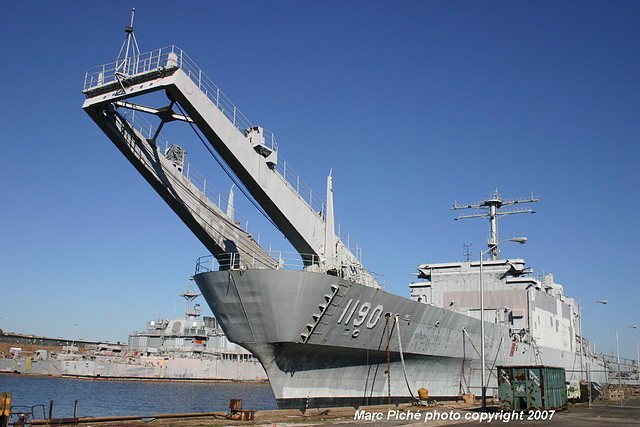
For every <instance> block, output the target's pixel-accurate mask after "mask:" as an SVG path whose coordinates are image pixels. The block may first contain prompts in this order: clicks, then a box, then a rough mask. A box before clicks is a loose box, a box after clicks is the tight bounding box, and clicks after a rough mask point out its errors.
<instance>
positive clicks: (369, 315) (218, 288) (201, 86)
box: [83, 27, 607, 409]
mask: <svg viewBox="0 0 640 427" xmlns="http://www.w3.org/2000/svg"><path fill="white" fill-rule="evenodd" d="M130 29H131V31H129V32H128V37H132V34H133V31H132V27H130ZM125 43H126V42H125ZM133 45H134V43H129V44H127V45H126V46H133ZM121 52H125V50H124V49H123V50H122V51H121ZM154 92H158V93H164V94H166V96H167V100H166V105H162V106H149V105H141V104H136V103H134V102H132V99H134V98H136V97H139V96H141V95H145V94H149V93H154ZM83 93H84V94H85V95H86V96H87V98H86V100H85V102H84V105H83V108H84V110H85V111H86V112H87V114H89V116H90V117H91V118H92V119H93V120H94V121H95V122H96V124H97V125H98V126H99V127H100V128H101V129H102V130H103V131H104V132H105V134H106V135H107V136H108V137H109V138H110V139H111V141H112V142H113V143H114V144H115V145H116V147H117V148H118V149H119V150H120V151H121V152H122V153H123V154H124V155H125V157H126V158H127V159H128V160H129V161H130V162H131V163H132V164H133V165H134V167H135V168H136V169H137V170H138V172H140V173H141V175H142V176H143V177H144V178H145V179H146V180H147V181H148V182H149V183H150V185H152V187H153V188H154V189H155V190H156V191H157V192H158V194H159V195H160V196H161V197H162V198H163V199H164V200H165V202H167V204H168V205H169V206H170V207H171V208H172V209H173V210H174V211H175V212H176V214H178V216H179V217H180V218H181V219H182V220H183V222H184V223H185V224H186V225H187V226H188V227H189V228H190V230H191V231H192V232H193V233H194V234H195V235H196V236H197V237H198V238H199V239H200V241H201V242H202V243H203V244H204V245H205V247H207V249H209V250H210V252H211V253H212V257H205V258H202V259H200V260H199V261H198V264H197V267H196V273H197V274H196V275H195V276H194V279H195V281H196V283H197V284H198V286H199V288H200V290H201V291H202V293H203V295H204V297H205V299H206V300H207V302H208V303H209V305H210V306H211V309H212V310H213V312H214V314H215V315H216V318H217V319H218V320H219V322H220V325H221V326H222V328H223V329H224V331H225V333H226V334H227V336H228V337H229V339H230V340H231V341H233V342H236V343H238V344H240V345H242V346H243V347H245V348H247V349H249V350H250V351H251V352H252V353H253V354H254V355H255V356H256V357H257V358H258V359H259V360H260V362H261V363H262V365H263V366H264V367H265V370H266V372H267V374H268V376H269V380H270V383H271V386H272V389H273V391H274V394H275V397H276V400H277V402H278V405H279V406H280V407H283V408H286V407H295V408H301V409H305V408H308V407H320V406H335V405H343V404H349V405H355V406H358V405H362V404H372V403H381V402H387V401H394V402H398V401H407V400H412V399H414V398H415V394H416V392H417V390H418V389H419V388H422V387H424V388H427V389H428V390H429V392H430V395H431V396H432V397H435V398H454V397H457V396H458V395H460V394H462V393H464V392H469V391H471V392H472V393H475V394H479V390H480V389H481V386H482V384H481V380H480V375H479V372H481V369H480V353H481V352H479V351H478V348H479V346H480V344H481V341H482V338H481V337H483V338H486V339H485V345H484V347H485V349H486V354H487V355H488V357H487V361H486V365H487V366H486V368H487V370H488V371H489V372H490V373H491V375H490V376H489V378H488V386H489V387H490V389H492V388H495V385H496V378H495V369H494V367H495V366H496V365H500V364H502V365H522V364H526V365H531V364H544V365H550V366H560V367H564V368H566V369H567V370H568V371H569V376H573V377H579V378H586V376H587V373H589V375H590V379H591V380H593V381H595V382H598V383H601V384H604V383H606V382H607V374H606V368H605V366H604V362H603V360H602V359H601V358H599V357H597V356H596V355H594V354H592V353H591V352H588V351H587V349H586V348H585V347H586V346H585V345H584V341H583V339H582V338H581V337H580V336H579V335H580V334H579V330H578V328H577V325H578V324H579V314H580V310H579V307H578V305H577V304H576V302H575V301H574V300H573V299H571V298H568V297H566V296H565V295H564V293H563V290H562V287H561V286H560V285H558V284H556V283H554V281H553V278H552V276H546V277H544V278H542V279H541V280H539V279H536V278H533V277H531V276H530V275H528V270H527V269H526V268H525V263H524V261H523V260H521V259H502V260H500V259H497V253H496V256H495V257H492V258H494V259H492V260H491V261H489V262H487V263H486V266H484V270H483V271H482V272H481V271H480V268H482V266H481V265H479V263H474V262H463V263H449V264H425V265H421V266H419V267H418V271H419V273H418V275H419V277H421V278H422V279H424V280H425V281H424V282H420V283H414V284H413V285H412V299H407V298H402V297H399V296H396V295H393V294H390V293H387V292H385V291H384V290H383V288H382V285H381V283H382V281H381V280H380V278H379V277H378V276H376V275H375V274H373V273H371V272H370V271H369V270H367V269H366V268H365V267H364V266H363V265H362V263H361V262H360V260H359V258H358V256H357V251H355V250H353V248H351V247H350V246H351V245H350V244H349V241H348V240H344V239H342V238H340V236H338V235H337V233H336V231H335V224H334V215H333V190H332V177H331V176H329V177H328V179H327V195H326V199H325V201H324V202H322V200H321V199H319V198H317V196H315V195H314V194H313V193H312V192H311V191H308V187H306V186H304V184H303V183H302V182H301V180H300V179H299V176H298V175H297V174H295V173H292V172H291V169H290V167H289V168H288V165H287V164H286V163H284V162H283V161H282V160H281V159H279V156H278V146H277V144H276V141H275V136H274V135H273V134H272V133H271V132H269V131H266V130H265V129H263V128H262V127H259V126H254V125H252V124H251V122H249V121H248V120H247V119H246V118H245V117H244V116H243V115H242V114H241V113H240V111H239V110H238V109H237V107H235V105H234V104H233V103H231V101H230V100H229V99H228V98H226V97H225V96H224V94H222V92H221V91H220V89H219V88H218V87H217V86H215V84H213V82H212V81H211V80H210V79H209V78H208V77H206V74H205V73H204V72H203V71H202V70H201V69H199V68H198V67H197V65H195V63H194V62H193V61H192V60H191V59H190V58H189V57H188V56H187V55H186V54H185V53H184V52H183V51H182V50H181V49H179V48H177V47H175V46H170V47H167V48H163V49H159V50H156V51H152V52H148V53H144V54H140V52H138V51H135V50H134V51H132V52H128V49H127V51H126V52H125V53H124V55H122V56H121V57H120V58H118V60H116V61H115V62H113V63H110V64H105V65H102V66H99V67H95V68H93V69H91V70H89V71H88V72H87V74H86V76H85V85H84V90H83ZM134 113H135V114H134ZM145 115H146V116H147V117H153V116H155V117H156V118H157V120H159V124H158V125H156V126H153V125H151V124H150V123H149V122H148V121H146V119H144V118H143V117H141V116H145ZM170 121H181V122H186V123H188V125H189V126H190V127H191V128H192V129H193V130H194V133H195V135H196V136H197V138H198V139H200V141H201V142H202V143H203V144H205V146H206V147H207V149H208V150H209V152H210V153H211V154H212V155H213V156H214V157H215V158H216V160H217V161H218V163H220V164H221V165H223V166H224V167H226V168H228V170H229V171H230V172H231V173H230V175H231V176H233V177H234V178H235V181H234V182H235V184H236V185H238V187H239V188H244V189H245V190H246V192H247V194H249V195H250V197H251V198H252V200H253V201H254V202H255V204H256V206H258V207H259V208H260V209H261V210H262V212H263V214H265V215H266V216H268V217H269V219H270V220H271V221H272V223H273V224H274V225H275V226H276V227H277V228H278V229H279V230H280V231H281V232H282V233H283V235H284V236H285V237H286V238H287V240H288V241H289V242H290V243H291V244H292V246H293V247H294V248H295V250H296V251H297V253H295V254H289V255H287V254H283V253H273V252H271V251H267V250H265V249H263V248H262V247H261V246H260V245H259V244H258V242H256V241H255V240H254V239H253V236H252V235H251V234H249V233H248V232H247V231H245V230H243V229H242V228H241V227H240V226H239V224H237V223H236V222H235V221H234V216H233V215H234V211H233V208H232V198H231V197H230V202H229V203H228V205H227V209H226V211H225V210H224V209H223V208H222V207H221V206H219V204H216V203H215V202H213V201H212V200H211V198H209V197H207V196H208V193H207V188H206V187H205V186H204V185H199V184H198V183H197V182H195V181H194V180H193V179H192V177H191V176H190V175H189V174H188V173H185V169H186V170H189V169H190V165H187V164H186V162H185V158H184V153H185V150H184V149H183V148H182V147H180V146H177V145H173V144H170V143H169V142H168V141H166V140H165V139H163V137H162V135H161V131H162V129H163V126H164V125H165V124H166V123H168V122H170ZM495 236H496V237H497V233H496V235H495ZM491 242H492V241H490V249H497V246H498V244H499V243H500V242H497V241H496V242H494V243H491ZM491 244H493V245H494V246H495V247H491ZM492 252H495V251H493V250H492ZM291 261H292V262H291ZM292 264H293V265H294V266H295V267H297V268H299V270H293V269H289V268H290V267H291V265H292ZM481 277H482V278H483V281H484V282H485V284H486V285H485V286H486V289H487V308H488V310H487V312H485V320H486V321H485V322H484V324H483V323H482V322H481V321H480V320H479V317H480V316H479V315H478V313H479V309H480V305H479V304H478V294H479V293H478V291H477V289H478V286H479V281H480V278H481ZM483 329H484V331H483Z"/></svg>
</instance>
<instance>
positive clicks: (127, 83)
mask: <svg viewBox="0 0 640 427" xmlns="http://www.w3.org/2000/svg"><path fill="white" fill-rule="evenodd" d="M158 91H164V92H165V93H166V95H167V98H168V100H167V103H168V105H167V106H163V107H160V108H155V107H149V106H144V105H140V104H137V103H135V102H134V101H133V99H134V98H136V97H139V96H141V95H145V94H148V93H151V92H158ZM83 93H84V94H85V95H86V96H87V99H86V100H85V102H84V105H83V109H84V110H85V111H86V112H87V113H88V114H89V115H90V116H91V118H92V119H93V120H94V121H95V122H96V123H97V124H98V126H99V127H100V128H101V129H102V130H103V131H104V132H105V133H106V134H107V136H109V138H110V139H111V140H112V141H113V142H114V144H115V145H116V146H117V147H118V148H119V149H120V150H121V151H122V152H123V154H124V155H125V156H126V157H127V159H128V160H129V161H130V162H131V163H133V164H134V166H135V167H136V169H138V171H139V172H140V173H141V174H142V175H143V176H144V177H145V178H146V179H147V181H148V182H149V183H150V184H151V185H152V186H153V187H154V189H155V190H156V191H157V192H158V193H159V194H160V195H161V196H162V198H163V199H164V200H165V201H166V202H167V203H168V204H169V205H170V206H171V207H172V209H173V210H174V211H175V212H176V213H177V214H178V215H179V216H180V218H181V219H182V220H183V221H184V222H185V224H186V225H187V226H188V227H189V228H190V229H191V230H192V231H193V232H194V234H195V235H196V236H197V237H198V238H199V239H200V241H201V242H202V243H203V244H204V245H205V246H206V247H207V248H208V249H209V250H210V251H211V252H212V254H213V255H214V256H216V258H218V260H219V261H221V262H220V263H221V264H223V261H224V262H225V263H226V264H227V265H229V260H228V259H225V258H224V257H225V256H226V255H224V254H228V253H229V252H231V253H237V254H238V255H239V258H240V262H241V264H243V263H244V265H245V266H247V265H249V264H248V262H247V261H248V259H249V258H250V259H251V263H253V262H254V260H255V259H256V258H258V259H260V260H263V262H264V264H265V266H266V267H273V266H274V264H275V262H274V261H273V259H271V258H270V257H269V256H268V254H267V253H266V252H265V251H264V250H262V249H260V248H259V245H258V244H257V243H256V242H254V241H253V239H252V238H251V236H250V235H248V234H247V233H245V232H244V231H242V230H240V229H239V228H238V227H236V226H235V225H234V223H233V220H232V218H230V217H229V216H228V215H225V214H224V213H223V212H222V210H221V209H220V208H219V207H218V206H216V205H215V203H213V202H210V201H208V200H203V196H204V195H203V194H201V193H199V190H198V189H197V188H194V187H193V186H189V185H188V183H187V182H185V180H186V178H185V177H184V176H183V175H182V166H181V164H180V154H181V150H180V149H179V147H177V148H176V146H173V148H170V149H168V150H167V151H165V152H164V153H163V152H162V150H161V144H160V143H159V142H160V141H161V138H160V132H161V130H162V127H163V125H164V124H165V123H167V122H171V121H183V122H187V123H189V125H190V126H192V127H194V128H197V130H198V131H199V133H200V134H201V135H202V136H203V138H204V140H206V143H207V144H209V147H211V148H213V149H214V150H215V151H216V152H217V153H218V155H219V156H220V157H221V158H222V160H223V161H224V162H225V163H226V165H227V166H228V167H229V168H230V169H231V171H232V172H233V173H234V174H235V175H236V176H237V177H238V179H239V180H240V181H241V182H242V184H243V185H244V186H245V188H246V189H247V190H248V191H249V192H250V193H251V196H252V197H253V198H254V199H255V201H256V202H257V203H258V204H259V205H260V206H261V208H262V209H263V210H264V212H265V213H266V214H267V215H268V216H269V218H270V219H271V220H272V222H273V223H274V225H275V226H276V227H278V229H279V230H280V231H281V232H282V233H283V234H284V236H285V237H286V238H287V239H288V240H289V241H290V242H291V244H292V245H293V246H294V247H295V248H296V250H297V251H298V252H299V254H300V255H301V257H302V259H303V261H304V265H305V268H306V269H309V270H313V271H321V272H329V273H332V274H336V275H339V276H341V277H345V278H349V279H351V280H354V281H357V282H359V283H363V284H367V285H370V286H374V287H378V285H377V283H376V281H375V279H374V278H373V276H372V275H371V274H370V273H369V272H368V271H367V270H366V269H364V267H363V266H362V264H361V263H360V262H359V260H358V259H357V257H356V256H354V255H353V254H352V253H351V251H350V250H349V248H347V246H346V245H345V244H344V243H343V242H342V240H340V239H339V238H338V237H337V236H336V235H335V230H334V229H333V227H334V226H333V224H334V222H333V202H332V201H331V197H332V189H331V179H329V180H328V182H327V199H328V200H327V203H326V205H325V203H323V202H322V201H320V199H318V198H317V197H316V196H315V195H314V194H313V193H312V192H311V191H308V190H307V188H306V187H304V185H302V187H304V188H302V187H301V182H300V180H299V178H298V177H297V175H295V173H293V172H292V171H291V169H287V165H286V163H284V162H282V164H281V165H280V164H279V162H278V150H277V144H276V141H275V137H274V135H273V134H272V133H271V132H269V131H267V130H265V129H263V128H261V127H259V126H253V125H251V123H250V122H249V121H248V120H247V119H246V117H244V115H242V113H241V112H240V111H239V110H238V109H237V108H236V107H235V106H234V105H233V104H232V103H231V102H230V101H229V99H228V98H226V97H225V96H224V94H223V93H222V92H221V91H220V89H218V88H217V86H216V85H215V84H213V82H212V81H211V80H210V79H209V78H208V77H207V76H206V75H205V74H204V73H203V72H202V70H201V69H200V68H198V67H197V66H196V65H195V63H194V62H193V61H191V59H190V58H189V57H188V56H187V55H186V54H185V53H184V52H183V51H182V50H180V49H179V48H177V47H175V46H170V47H167V48H163V49H159V50H156V51H152V52H149V53H145V54H140V55H137V56H134V57H128V58H125V59H123V60H121V61H116V62H114V63H111V64H107V65H103V66H99V67H95V68H93V69H91V70H89V71H88V72H87V74H86V76H85V84H84V90H83ZM123 111H135V112H140V113H144V114H152V115H156V116H157V117H159V118H160V120H161V123H160V125H159V126H158V127H157V129H155V133H154V134H153V135H152V136H151V133H152V132H150V131H149V132H148V133H149V135H150V136H151V137H150V138H144V137H143V136H142V133H141V131H140V129H145V130H148V129H149V127H148V126H146V124H142V125H141V124H138V123H135V122H134V121H132V120H130V119H128V118H125V116H126V114H123ZM144 114H139V113H138V117H139V116H141V115H144ZM145 133H146V132H145ZM203 142H204V141H203ZM287 174H288V176H287ZM186 181H188V180H186ZM205 199H206V197H205ZM327 206H328V208H327ZM230 248H231V250H230ZM256 254H258V256H257V257H256ZM234 259H236V257H235V256H234ZM243 260H244V261H243ZM231 267H232V268H237V267H239V266H238V265H236V264H235V261H234V264H231Z"/></svg>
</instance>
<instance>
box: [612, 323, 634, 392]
mask: <svg viewBox="0 0 640 427" xmlns="http://www.w3.org/2000/svg"><path fill="white" fill-rule="evenodd" d="M627 328H631V329H635V328H637V326H636V325H629V326H625V327H624V328H620V329H618V330H616V356H617V357H618V386H619V387H620V390H622V379H621V378H620V342H619V339H618V335H619V334H620V331H622V330H623V329H627ZM623 396H624V395H623ZM623 400H624V399H623ZM621 402H622V400H621Z"/></svg>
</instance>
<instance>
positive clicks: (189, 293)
mask: <svg viewBox="0 0 640 427" xmlns="http://www.w3.org/2000/svg"><path fill="white" fill-rule="evenodd" d="M200 295H202V294H201V293H200V292H197V291H194V290H193V278H190V279H189V289H188V290H186V291H184V292H183V293H181V294H180V296H181V297H183V298H184V299H186V300H187V313H186V314H187V316H189V317H191V316H193V317H198V316H200V311H198V308H199V307H200V306H199V305H198V304H196V306H195V307H194V309H193V310H192V309H191V303H192V302H193V300H194V299H196V298H198V297H199V296H200Z"/></svg>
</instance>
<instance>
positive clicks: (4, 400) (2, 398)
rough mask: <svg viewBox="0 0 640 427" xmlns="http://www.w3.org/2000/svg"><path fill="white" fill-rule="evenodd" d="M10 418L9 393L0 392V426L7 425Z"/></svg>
mask: <svg viewBox="0 0 640 427" xmlns="http://www.w3.org/2000/svg"><path fill="white" fill-rule="evenodd" d="M9 418H11V393H2V394H0V427H8V425H9Z"/></svg>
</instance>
